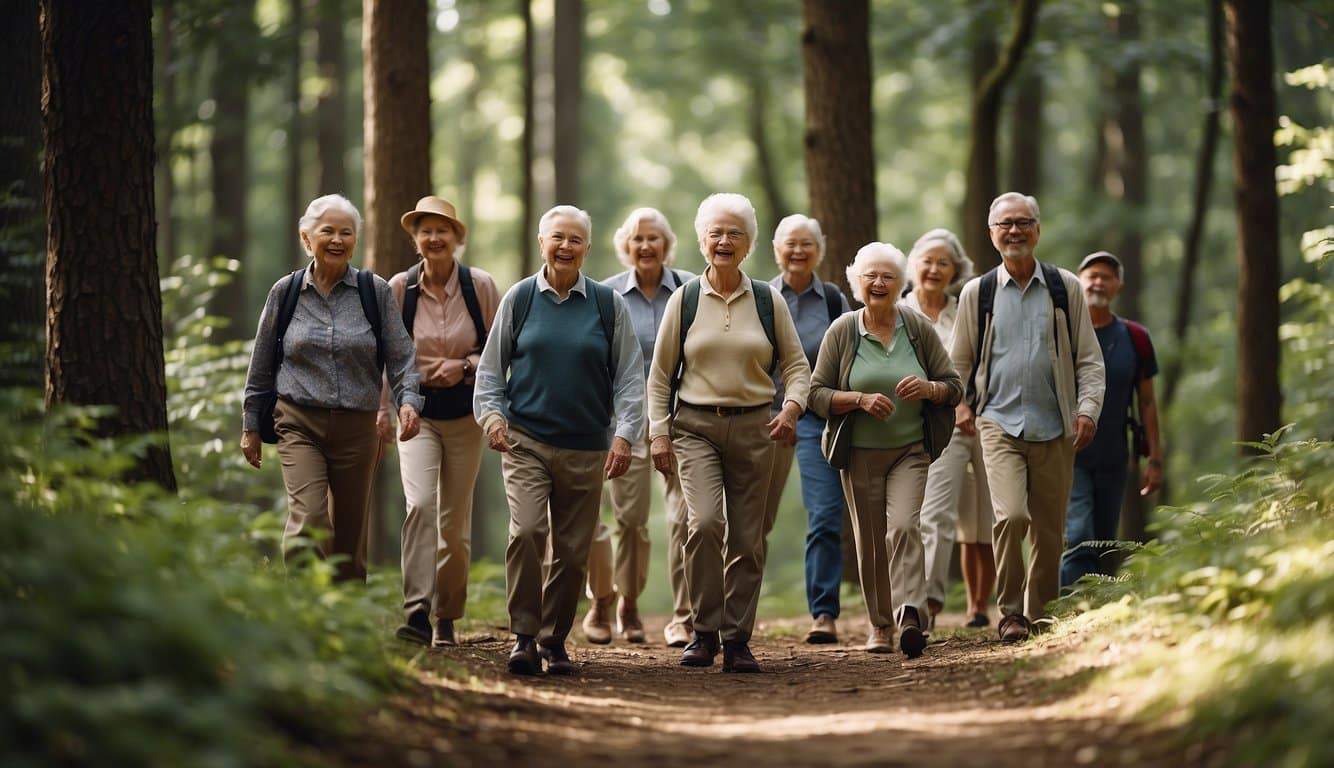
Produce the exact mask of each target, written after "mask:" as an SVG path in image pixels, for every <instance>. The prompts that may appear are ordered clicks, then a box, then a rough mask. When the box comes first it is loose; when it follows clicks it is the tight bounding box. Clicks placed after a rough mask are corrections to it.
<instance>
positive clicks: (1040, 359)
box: [978, 264, 1065, 442]
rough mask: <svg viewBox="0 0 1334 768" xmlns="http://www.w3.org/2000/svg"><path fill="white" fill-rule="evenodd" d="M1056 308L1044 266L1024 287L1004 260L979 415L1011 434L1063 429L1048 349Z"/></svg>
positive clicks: (1033, 437) (1037, 438)
mask: <svg viewBox="0 0 1334 768" xmlns="http://www.w3.org/2000/svg"><path fill="white" fill-rule="evenodd" d="M1054 311H1055V310H1054V308H1053V307H1052V303H1051V294H1050V293H1049V292H1048V290H1047V279H1046V277H1045V276H1044V275H1043V274H1042V265H1041V264H1036V265H1035V267H1034V269H1033V277H1032V278H1031V279H1030V280H1029V281H1028V285H1027V286H1025V287H1023V288H1021V287H1020V286H1019V283H1018V282H1017V281H1016V280H1015V279H1014V278H1013V277H1011V276H1010V273H1009V272H1008V271H1006V269H1005V265H1004V264H1001V266H1000V268H999V269H998V270H997V279H996V301H995V304H994V305H993V308H992V315H991V328H992V331H991V361H990V367H989V368H988V369H987V370H988V374H987V375H988V377H989V379H990V381H989V382H988V385H987V405H986V407H985V408H983V409H982V413H980V414H978V415H979V416H981V417H983V418H986V419H990V420H991V421H994V422H996V424H998V425H1000V427H1001V429H1004V430H1005V433H1006V434H1007V435H1010V436H1011V437H1019V438H1023V439H1024V440H1028V441H1031V442H1042V441H1045V440H1052V439H1055V438H1057V437H1060V436H1061V435H1063V434H1064V433H1065V423H1064V421H1063V419H1062V418H1061V405H1060V401H1059V400H1058V399H1057V397H1056V378H1055V376H1054V375H1053V372H1052V362H1051V360H1052V359H1051V352H1050V350H1048V348H1047V337H1048V335H1049V334H1050V333H1051V329H1052V315H1053V312H1054Z"/></svg>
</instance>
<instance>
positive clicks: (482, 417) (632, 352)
mask: <svg viewBox="0 0 1334 768" xmlns="http://www.w3.org/2000/svg"><path fill="white" fill-rule="evenodd" d="M536 278H537V290H538V291H540V292H542V293H549V294H551V299H552V301H554V302H556V303H557V304H564V303H565V302H567V301H569V300H570V299H571V298H572V297H573V296H574V295H575V294H578V295H579V296H580V297H582V298H585V299H587V298H588V286H587V285H586V284H585V282H584V281H585V280H586V279H587V278H585V277H584V275H583V273H582V272H581V273H579V279H578V280H576V281H575V282H574V286H573V287H572V288H570V292H569V293H567V294H566V295H565V297H564V298H561V296H560V294H559V293H557V291H556V289H555V288H553V287H551V283H550V282H549V281H548V280H547V276H546V268H545V267H543V268H542V269H539V270H538V271H537V275H536ZM517 287H518V286H517V285H516V286H515V287H514V288H510V289H509V290H508V291H506V292H505V295H504V296H503V297H502V298H501V299H500V307H499V308H498V309H497V310H496V320H495V327H494V328H492V329H491V334H490V335H489V336H488V337H487V342H486V348H485V349H483V350H482V359H481V361H480V362H479V363H478V364H477V381H476V383H475V384H474V388H473V401H472V402H473V415H474V416H475V417H476V418H477V423H479V424H481V425H482V429H483V430H485V431H487V432H489V431H491V427H492V426H494V425H495V424H496V423H497V422H501V421H504V420H505V414H506V413H508V412H509V401H508V399H507V398H506V396H505V384H506V382H507V380H508V378H509V368H510V354H511V353H512V352H513V351H514V350H513V348H512V344H511V341H512V339H511V337H512V336H513V329H514V291H515V288H517ZM612 295H613V299H614V301H613V303H614V304H615V306H616V323H615V328H614V330H613V332H612V341H611V347H612V360H613V364H614V365H615V366H616V377H615V378H614V379H613V380H612V387H611V407H612V411H613V412H614V413H615V414H616V416H615V422H616V423H615V434H616V437H620V438H623V439H625V440H626V441H628V442H629V443H630V444H631V445H634V444H635V443H637V442H639V441H640V440H642V439H643V436H644V361H643V358H642V356H641V353H640V351H639V343H638V341H637V340H636V338H635V332H634V324H633V323H632V322H631V320H630V311H629V310H628V309H627V308H626V305H625V299H624V298H622V297H621V295H620V293H618V292H615V291H613V293H612ZM551 375H552V376H560V371H552V372H551Z"/></svg>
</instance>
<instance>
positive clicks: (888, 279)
mask: <svg viewBox="0 0 1334 768" xmlns="http://www.w3.org/2000/svg"><path fill="white" fill-rule="evenodd" d="M861 278H862V282H863V283H867V284H869V285H875V284H876V283H884V284H885V285H889V284H890V283H897V282H898V281H899V276H898V275H894V274H890V273H888V272H886V273H881V274H876V273H875V272H863V273H862V275H861Z"/></svg>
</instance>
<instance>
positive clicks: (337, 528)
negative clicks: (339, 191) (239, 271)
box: [241, 195, 422, 580]
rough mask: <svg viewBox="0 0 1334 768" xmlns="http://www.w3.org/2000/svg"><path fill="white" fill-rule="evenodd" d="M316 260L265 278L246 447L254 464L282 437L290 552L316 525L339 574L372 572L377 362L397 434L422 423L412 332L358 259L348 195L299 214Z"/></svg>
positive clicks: (317, 540)
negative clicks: (365, 543) (368, 555)
mask: <svg viewBox="0 0 1334 768" xmlns="http://www.w3.org/2000/svg"><path fill="white" fill-rule="evenodd" d="M298 229H299V232H300V236H301V245H302V247H304V248H305V250H306V254H307V255H308V256H309V257H310V259H311V263H310V265H309V266H306V267H302V268H301V269H298V270H296V271H295V272H293V273H292V274H290V275H287V276H284V277H283V278H281V279H280V280H278V282H276V283H274V285H273V287H272V288H271V289H269V296H268V298H267V299H266V300H265V302H264V310H263V311H262V312H261V313H260V316H259V329H258V330H257V331H256V332H255V347H254V350H253V351H252V352H251V355H250V370H249V371H248V372H247V374H246V387H245V403H244V405H243V406H242V407H243V411H244V422H243V426H242V432H241V451H242V453H244V455H245V458H246V461H248V462H250V463H251V464H252V465H253V466H255V467H259V465H260V461H261V447H262V443H266V442H267V443H277V444H278V458H279V459H280V460H281V461H282V468H283V484H284V485H286V486H287V502H288V516H287V524H286V526H285V528H284V530H283V552H284V557H287V556H288V553H289V552H291V551H292V550H293V549H294V545H295V544H296V543H297V542H299V541H304V539H305V536H307V535H310V534H312V533H314V534H315V535H314V536H313V537H312V539H313V547H314V551H315V554H316V555H317V556H318V557H321V558H323V557H326V556H331V555H332V556H338V557H340V558H341V559H340V560H339V562H338V564H337V566H336V570H335V578H337V579H339V580H349V579H363V580H364V579H365V578H366V563H365V553H364V551H363V550H362V548H361V542H362V537H363V536H364V534H365V531H366V516H367V514H366V513H367V509H368V508H369V506H370V498H371V485H372V483H371V481H372V478H373V477H374V474H375V466H376V464H378V463H379V460H380V439H379V436H378V435H377V434H376V427H375V417H376V412H377V411H378V410H379V408H380V382H381V375H382V374H381V372H382V371H383V373H384V374H385V375H387V377H388V379H389V387H390V389H391V390H392V392H393V394H392V399H393V402H394V403H395V404H396V406H397V408H398V416H399V424H400V426H399V431H398V439H399V440H400V441H404V440H410V439H412V438H413V437H414V436H416V434H417V430H418V429H419V427H420V422H419V419H418V414H420V413H421V409H422V397H421V395H420V394H418V391H417V385H418V373H417V363H416V358H415V356H414V354H413V347H412V339H411V338H410V337H409V336H408V332H407V330H406V329H405V328H404V327H403V319H402V318H401V317H400V316H399V313H398V304H397V303H396V302H395V301H394V297H393V294H392V293H391V292H390V290H389V284H388V283H387V282H385V281H384V279H383V278H381V277H379V276H377V275H374V274H372V273H371V272H369V271H366V270H358V269H357V268H356V267H353V266H352V265H351V261H352V253H353V251H354V250H355V249H356V246H357V235H358V234H359V233H360V231H361V214H360V213H358V212H357V209H356V206H354V205H352V203H351V202H350V201H349V200H348V199H347V198H345V197H343V196H341V195H325V196H324V197H318V198H316V199H314V200H312V201H311V202H310V205H309V206H307V207H306V214H305V215H304V216H302V217H301V221H300V222H299V223H298Z"/></svg>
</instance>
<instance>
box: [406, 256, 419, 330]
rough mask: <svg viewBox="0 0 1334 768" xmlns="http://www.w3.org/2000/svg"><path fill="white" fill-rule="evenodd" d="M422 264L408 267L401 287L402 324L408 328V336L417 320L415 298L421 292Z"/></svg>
mask: <svg viewBox="0 0 1334 768" xmlns="http://www.w3.org/2000/svg"><path fill="white" fill-rule="evenodd" d="M421 280H422V264H421V262H420V261H419V262H417V263H416V264H413V265H412V266H411V267H408V279H407V283H406V285H405V286H404V287H403V325H404V327H406V328H407V329H408V336H409V337H413V333H412V326H413V324H414V323H415V322H416V321H417V298H418V297H420V296H421V292H422V284H421Z"/></svg>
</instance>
